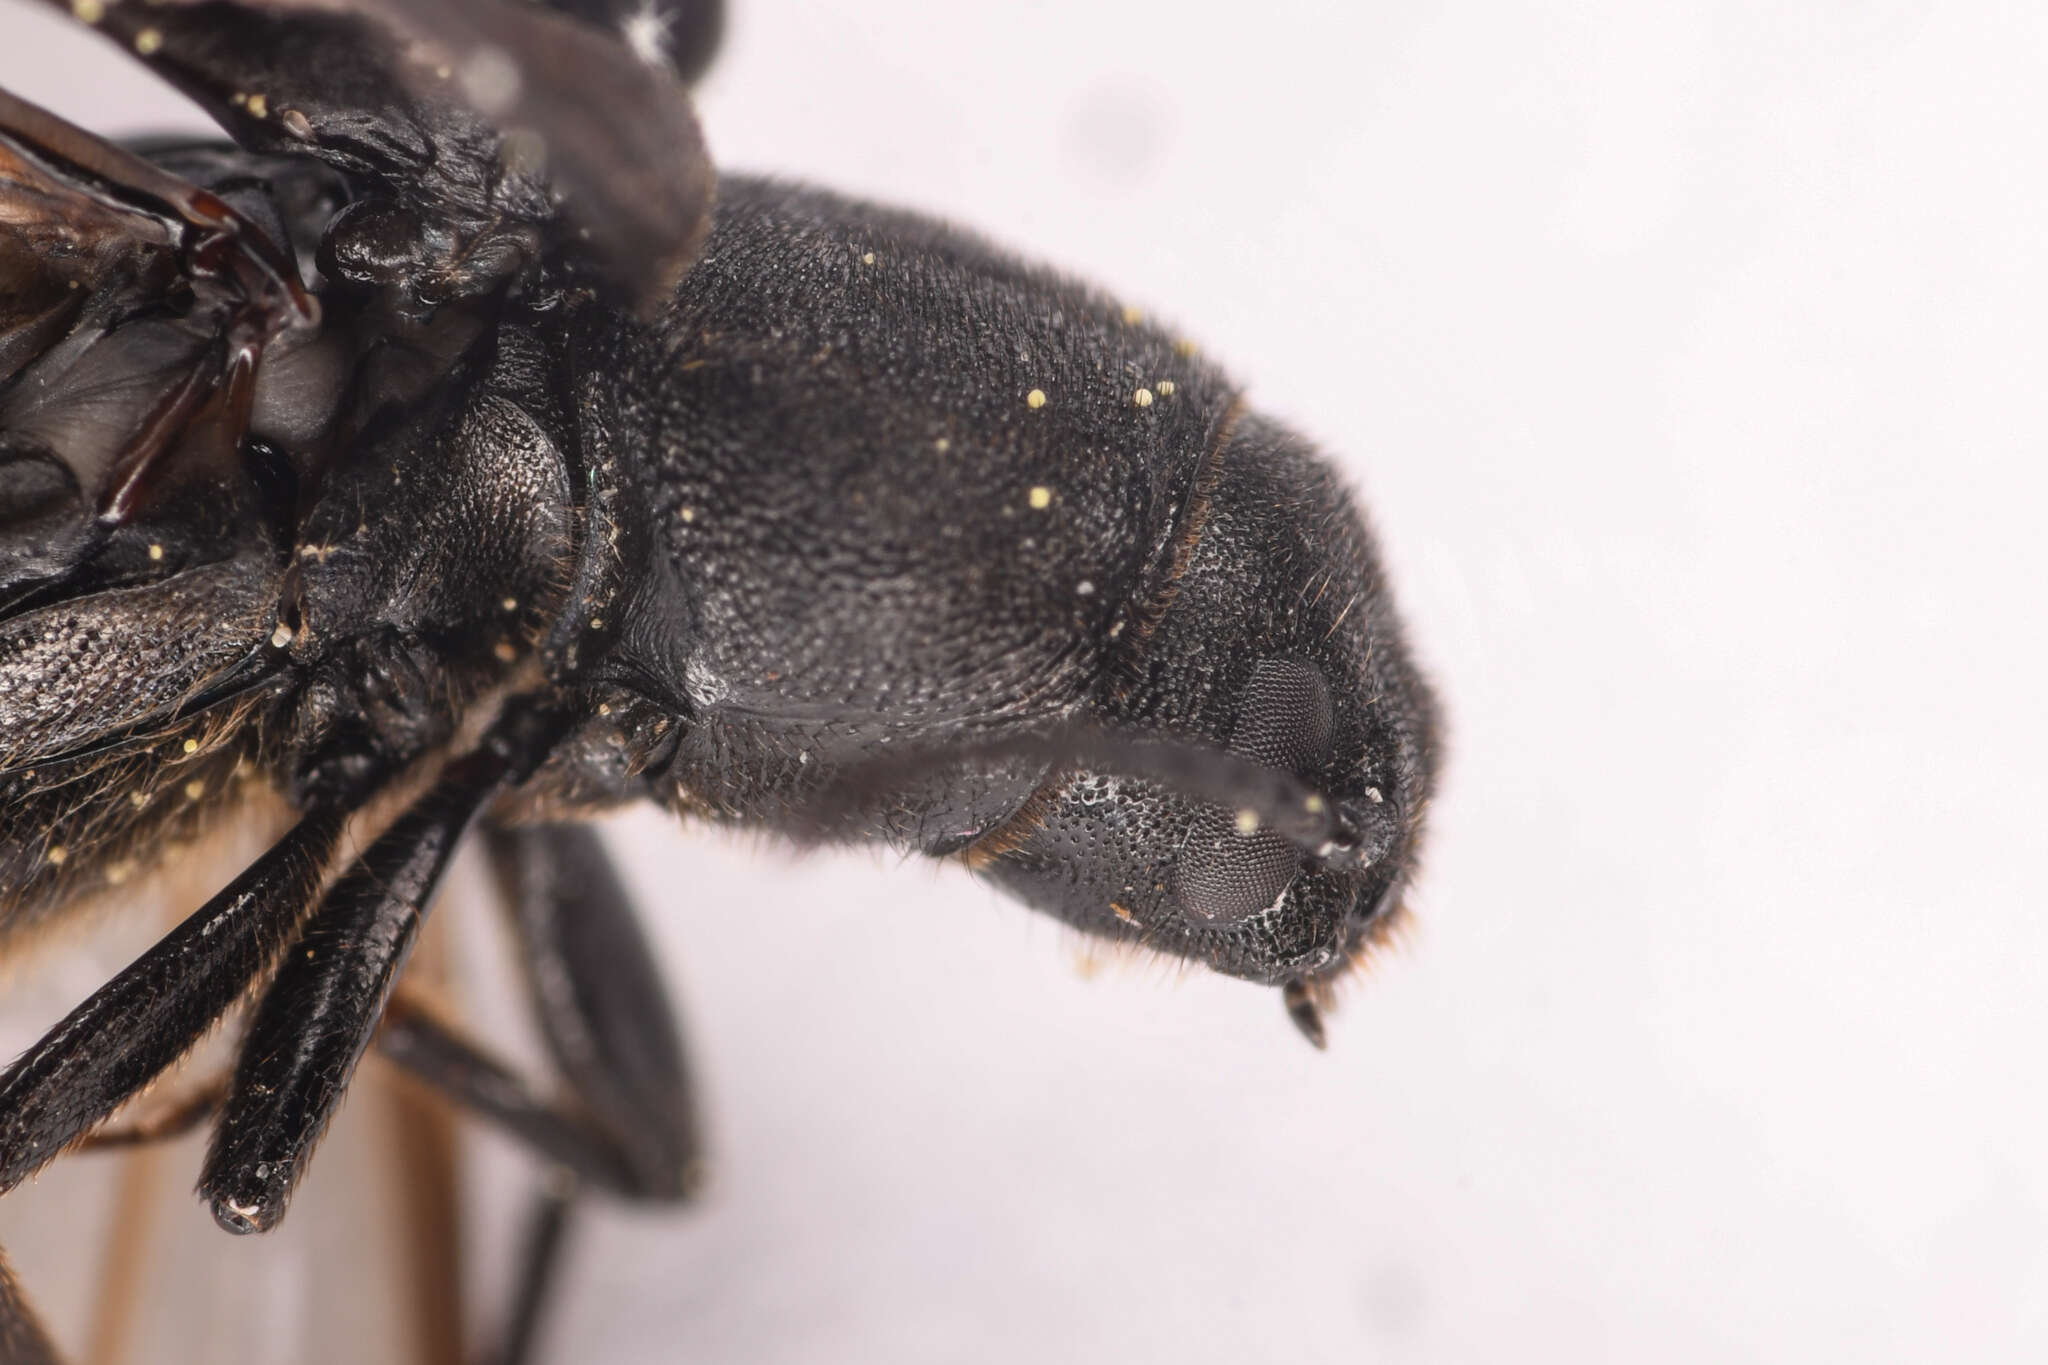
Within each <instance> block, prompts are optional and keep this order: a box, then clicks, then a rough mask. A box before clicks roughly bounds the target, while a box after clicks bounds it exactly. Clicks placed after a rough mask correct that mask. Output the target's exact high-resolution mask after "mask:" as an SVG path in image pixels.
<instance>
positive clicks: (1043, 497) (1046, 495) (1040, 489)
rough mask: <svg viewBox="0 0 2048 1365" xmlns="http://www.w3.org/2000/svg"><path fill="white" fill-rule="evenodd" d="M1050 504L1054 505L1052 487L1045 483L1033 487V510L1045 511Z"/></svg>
mask: <svg viewBox="0 0 2048 1365" xmlns="http://www.w3.org/2000/svg"><path fill="white" fill-rule="evenodd" d="M1050 506H1052V490H1051V489H1050V488H1047V487H1046V486H1045V485H1044V484H1038V485H1037V486H1035V487H1034V488H1032V490H1031V510H1032V511H1034V512H1043V511H1044V510H1045V509H1046V508H1048V507H1050Z"/></svg>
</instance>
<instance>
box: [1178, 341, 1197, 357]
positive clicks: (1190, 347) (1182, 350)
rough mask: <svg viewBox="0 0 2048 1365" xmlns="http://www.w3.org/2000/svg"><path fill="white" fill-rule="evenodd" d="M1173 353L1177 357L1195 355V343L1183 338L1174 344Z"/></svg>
mask: <svg viewBox="0 0 2048 1365" xmlns="http://www.w3.org/2000/svg"><path fill="white" fill-rule="evenodd" d="M1173 352H1174V354H1175V355H1193V354H1194V353H1195V343H1194V342H1192V341H1189V340H1188V339H1187V338H1186V337H1182V338H1180V339H1179V340H1178V341H1176V342H1174V343H1173Z"/></svg>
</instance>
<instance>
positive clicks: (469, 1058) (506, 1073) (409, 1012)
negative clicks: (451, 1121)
mask: <svg viewBox="0 0 2048 1365" xmlns="http://www.w3.org/2000/svg"><path fill="white" fill-rule="evenodd" d="M377 1050H378V1052H380V1053H382V1054H383V1055H384V1056H385V1057H386V1058H388V1059H389V1060H391V1061H393V1062H396V1063H397V1064H398V1065H399V1066H402V1067H404V1068H405V1069H406V1070H407V1071H409V1072H411V1073H412V1075H413V1076H414V1077H415V1078H416V1079H418V1080H420V1081H422V1082H424V1083H425V1084H427V1085H429V1086H431V1087H432V1088H433V1089H434V1090H436V1091H438V1092H439V1093H440V1094H441V1096H442V1097H443V1098H445V1099H447V1100H448V1101H450V1102H451V1103H453V1104H456V1105H459V1106H461V1107H462V1108H463V1109H466V1110H468V1111H469V1112H470V1113H471V1114H473V1115H474V1116H476V1117H477V1118H480V1119H483V1120H484V1121H485V1122H487V1123H489V1124H490V1125H491V1126H492V1127H494V1128H496V1129H498V1130H499V1131H500V1132H502V1133H504V1134H505V1135H506V1136H507V1137H510V1138H512V1139H514V1140H515V1141H517V1142H519V1143H520V1144H522V1145H523V1146H525V1147H527V1148H529V1149H531V1150H532V1151H533V1152H534V1154H535V1155H537V1156H539V1157H541V1158H543V1159H544V1160H546V1161H548V1162H550V1163H552V1164H554V1165H555V1166H558V1167H560V1168H561V1169H562V1170H563V1171H564V1172H566V1173H567V1174H569V1175H571V1176H573V1177H574V1178H575V1179H576V1181H577V1182H579V1183H587V1184H590V1185H595V1186H597V1187H599V1188H601V1189H606V1190H610V1191H612V1192H613V1193H615V1194H621V1195H624V1196H626V1197H628V1198H634V1197H646V1196H644V1195H642V1194H641V1188H640V1182H639V1180H638V1179H637V1177H636V1174H635V1172H634V1170H633V1167H632V1158H631V1157H630V1156H629V1155H628V1154H627V1153H626V1152H625V1151H624V1150H623V1148H622V1147H621V1145H620V1144H619V1143H618V1142H617V1141H616V1140H615V1139H614V1138H613V1137H612V1136H611V1134H610V1133H609V1132H607V1131H605V1129H604V1128H602V1127H600V1126H599V1125H598V1124H597V1123H596V1122H595V1121H594V1120H593V1119H592V1117H591V1116H590V1115H589V1114H587V1113H586V1112H584V1111H583V1110H582V1109H581V1108H579V1107H578V1106H576V1105H575V1104H574V1103H573V1102H572V1103H569V1104H561V1103H556V1102H554V1101H552V1100H550V1099H548V1098H547V1097H545V1096H543V1095H541V1094H539V1093H538V1092H537V1091H536V1090H535V1089H534V1087H532V1086H531V1085H529V1084H528V1083H527V1082H526V1081H525V1080H524V1079H522V1078H521V1077H520V1076H519V1074H518V1073H517V1072H516V1071H515V1070H514V1069H513V1068H512V1067H511V1066H509V1065H507V1064H506V1063H505V1062H504V1061H502V1060H500V1059H499V1058H497V1057H495V1056H493V1055H492V1054H491V1053H490V1052H489V1051H487V1050H486V1049H484V1048H483V1047H481V1046H479V1045H478V1044H476V1043H475V1042H473V1041H471V1040H470V1039H469V1038H467V1037H465V1036H463V1034H462V1031H461V1030H460V1029H458V1028H456V1027H455V1026H454V1025H452V1024H450V1023H448V1022H447V1021H446V1020H444V1019H442V1018H441V1017H440V1016H439V1013H438V1011H436V1010H435V1009H434V1008H432V1007H431V1006H430V1005H428V1004H426V1003H425V1002H424V1001H422V1000H421V999H420V998H419V997H417V996H416V995H414V994H412V993H410V992H408V991H405V990H403V989H401V990H399V991H397V992H395V993H394V994H393V996H392V998H391V1003H390V1005H389V1007H388V1008H387V1009H386V1010H385V1012H384V1023H383V1027H382V1029H381V1030H379V1032H378V1034H377Z"/></svg>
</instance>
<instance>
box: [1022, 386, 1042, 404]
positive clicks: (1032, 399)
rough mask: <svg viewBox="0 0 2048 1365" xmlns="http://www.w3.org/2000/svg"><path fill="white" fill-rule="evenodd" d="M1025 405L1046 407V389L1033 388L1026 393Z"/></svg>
mask: <svg viewBox="0 0 2048 1365" xmlns="http://www.w3.org/2000/svg"><path fill="white" fill-rule="evenodd" d="M1024 406H1025V407H1028V408H1042V407H1044V406H1045V390H1044V389H1033V390H1032V391H1031V392H1029V393H1027V394H1025V395H1024Z"/></svg>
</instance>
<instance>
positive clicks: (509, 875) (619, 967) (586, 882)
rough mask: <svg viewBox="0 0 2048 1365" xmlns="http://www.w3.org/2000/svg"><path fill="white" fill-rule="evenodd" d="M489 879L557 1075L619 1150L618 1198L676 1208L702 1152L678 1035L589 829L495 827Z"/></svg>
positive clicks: (646, 948) (614, 877)
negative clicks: (624, 1183) (624, 1180)
mask: <svg viewBox="0 0 2048 1365" xmlns="http://www.w3.org/2000/svg"><path fill="white" fill-rule="evenodd" d="M484 837H485V847H486V849H487V850H488V852H489V854H490V862H491V870H492V872H493V873H494V874H495V876H496V878H497V881H498V886H499V888H500V890H501V892H502V893H503V895H504V898H505V905H506V907H507V909H508V910H509V912H510V914H511V918H512V924H513V929H514V932H515V933H516V934H517V936H518V941H519V946H520V949H521V954H522V957H523V958H524V961H525V963H526V980H527V987H528V990H529V992H530V994H531V997H532V1002H533V1008H534V1013H535V1015H536V1017H537V1018H538V1020H539V1022H540V1026H541V1032H542V1035H543V1036H544V1037H545V1038H546V1040H547V1045H548V1048H549V1050H550V1051H551V1052H552V1053H553V1054H554V1059H555V1064H556V1066H558V1067H559V1068H560V1069H561V1073H562V1075H563V1077H564V1078H565V1079H566V1080H567V1081H568V1082H569V1084H570V1085H571V1086H572V1087H573V1088H574V1089H575V1092H576V1096H577V1098H578V1099H579V1100H581V1101H582V1102H583V1104H584V1106H585V1107H586V1108H587V1109H588V1110H589V1111H590V1113H591V1115H592V1116H593V1118H594V1119H595V1120H596V1121H597V1123H598V1124H599V1125H601V1126H602V1127H603V1128H604V1129H605V1131H606V1132H607V1133H609V1134H610V1135H611V1136H612V1137H613V1139H614V1140H615V1141H616V1142H617V1143H618V1147H619V1154H620V1156H621V1158H622V1160H623V1161H624V1164H625V1167H626V1170H627V1171H628V1173H629V1176H630V1184H629V1186H628V1187H627V1188H623V1189H621V1190H619V1192H620V1193H622V1194H626V1195H628V1196H629V1197H632V1198H637V1199H677V1198H681V1197H683V1196H684V1195H686V1194H687V1193H688V1192H689V1187H690V1185H691V1184H692V1182H693V1180H694V1171H693V1167H694V1166H695V1165H696V1163H697V1159H698V1156H699V1153H700V1149H699V1146H698V1140H697V1121H696V1113H695V1109H694V1106H693V1104H692V1102H691V1086H690V1077H689V1071H688V1068H687V1066H686V1065H685V1063H684V1061H683V1046H682V1041H681V1036H680V1033H681V1031H680V1029H678V1027H677V1025H676V1016H675V1010H674V1009H673V1008H672V1007H671V1005H670V1004H669V999H668V993H667V991H666V990H664V989H663V988H662V983H661V977H660V975H659V974H658V972H657V971H656V970H655V965H654V963H655V957H654V952H653V949H652V947H651V946H650V945H649V943H648V942H647V937H646V935H645V934H644V933H643V932H642V931H641V928H640V923H639V920H638V917H637V916H635V915H634V913H633V908H632V902H631V901H630V900H629V899H628V898H627V895H626V889H625V887H624V886H622V885H621V884H620V882H619V876H618V873H617V872H616V871H615V870H614V869H613V867H612V864H611V859H610V857H609V856H607V855H606V853H605V851H604V844H603V842H602V841H601V840H600V839H599V838H598V836H597V833H596V832H595V831H594V830H592V829H591V828H590V827H589V826H587V825H574V824H556V825H526V826H520V827H518V828H499V827H491V828H488V829H487V830H486V831H485V836H484Z"/></svg>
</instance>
